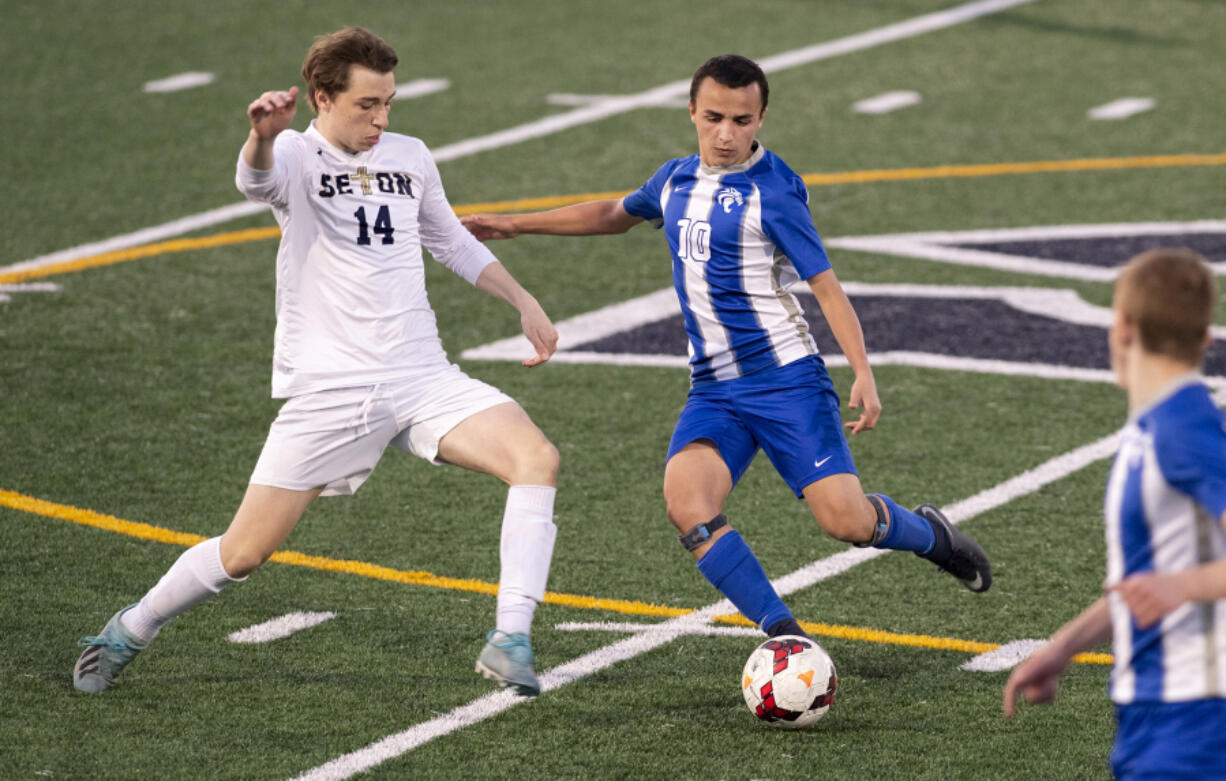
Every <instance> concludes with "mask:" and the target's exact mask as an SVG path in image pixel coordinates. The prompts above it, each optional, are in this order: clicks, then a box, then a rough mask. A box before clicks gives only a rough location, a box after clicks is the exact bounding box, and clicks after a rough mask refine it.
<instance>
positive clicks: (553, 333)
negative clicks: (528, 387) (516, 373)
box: [519, 300, 558, 367]
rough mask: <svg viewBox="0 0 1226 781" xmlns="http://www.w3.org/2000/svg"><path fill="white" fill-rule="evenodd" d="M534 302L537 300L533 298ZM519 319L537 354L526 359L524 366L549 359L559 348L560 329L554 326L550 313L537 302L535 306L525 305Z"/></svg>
mask: <svg viewBox="0 0 1226 781" xmlns="http://www.w3.org/2000/svg"><path fill="white" fill-rule="evenodd" d="M533 303H534V304H535V303H536V301H535V300H533ZM519 320H520V325H522V326H523V329H524V336H526V337H528V341H529V342H532V346H533V348H535V349H536V355H535V356H534V357H532V358H529V359H527V360H526V361H524V366H528V367H532V366H537V365H539V364H542V363H544V362H545V361H547V360H549V359H550V357H552V356H553V354H554V353H555V352H557V350H558V329H556V328H554V327H553V322H552V321H551V320H550V319H549V315H547V314H545V310H544V309H541V306H540V304H536V306H534V307H525V308H524V310H522V311H521V313H520V318H519Z"/></svg>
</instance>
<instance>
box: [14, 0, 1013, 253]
mask: <svg viewBox="0 0 1226 781" xmlns="http://www.w3.org/2000/svg"><path fill="white" fill-rule="evenodd" d="M1035 1H1036V0H979V2H973V3H966V4H964V5H959V6H955V7H953V8H950V9H947V10H944V11H938V12H936V13H931V14H925V15H923V16H917V17H915V18H913V19H909V20H907V21H904V22H899V23H897V24H891V25H887V26H885V27H880V28H878V29H876V30H869V31H867V32H864V33H859V34H857V35H851V36H847V37H845V38H839V39H837V40H834V41H827V42H825V43H819V44H816V45H813V46H808V47H805V48H803V49H796V50H793V51H789V52H783V53H782V54H777V55H774V56H773V57H767V58H766V59H763V60H759V61H758V64H759V65H761V66H762V68H763V70H765V71H766V72H768V73H772V72H776V71H781V70H784V69H786V68H794V67H796V66H799V65H806V64H809V63H812V62H817V61H819V60H824V59H829V58H831V57H837V56H839V55H842V54H850V53H852V52H856V51H862V50H864V49H869V48H872V47H874V46H880V45H882V44H885V43H890V42H893V41H898V40H903V39H905V38H912V37H914V36H917V35H923V34H924V33H929V32H933V31H935V30H941V29H944V28H947V27H953V26H955V25H959V24H962V23H964V22H969V21H972V20H974V19H978V18H979V17H982V16H988V15H990V14H994V13H997V12H999V11H1004V10H1006V9H1009V8H1014V7H1016V6H1019V5H1026V4H1028V3H1033V2H1035ZM689 89H690V83H689V80H688V79H687V80H685V81H674V82H670V83H668V84H664V85H662V86H659V87H654V88H652V89H649V90H644V91H642V92H639V93H636V94H633V95H626V96H622V97H617V98H612V99H610V100H607V101H603V102H601V103H598V104H594V105H589V106H583V107H581V108H578V109H575V110H574V111H568V112H565V113H562V114H556V115H553V116H548V117H544V118H542V119H539V120H536V121H535V122H528V123H526V124H523V125H519V126H517V127H513V128H509V129H507V130H502V131H499V132H496V133H491V134H489V135H485V136H479V137H477V138H470V139H468V140H466V141H458V142H456V143H454V144H448V145H446V146H442V147H439V148H437V149H435V150H434V152H433V154H434V159H435V161H437V162H439V163H442V162H445V161H448V160H457V159H459V158H462V157H467V156H468V155H474V154H478V153H480V152H488V151H491V150H494V149H498V148H500V147H504V146H508V145H511V144H518V143H521V142H523V141H527V140H529V139H533V138H541V137H543V136H548V135H551V134H553V133H558V132H561V131H563V130H567V129H569V128H572V127H577V126H579V125H584V124H587V123H590V122H598V121H600V120H602V119H607V118H608V117H612V116H616V115H617V114H623V113H625V112H627V111H633V110H635V109H639V108H647V107H650V106H655V105H659V104H661V103H667V102H669V101H671V100H675V99H676V98H677V97H678V96H687V95H688V94H689ZM267 208H268V207H266V206H264V205H263V204H253V203H248V202H246V201H244V202H241V203H236V204H232V205H230V206H223V207H221V208H218V209H212V210H210V211H207V212H201V213H200V214H196V215H192V216H190V217H184V218H183V219H180V220H174V221H172V222H168V223H164V224H163V225H157V226H153V227H151V228H145V229H144V230H140V231H136V232H135V233H128V234H124V235H122V236H115V237H112V238H110V239H106V240H105V241H100V242H94V243H91V244H83V245H81V246H77V247H71V248H69V249H65V250H60V251H58V252H53V253H51V254H49V255H40V256H39V257H36V258H31V259H30V260H26V261H22V262H20V263H16V264H14V265H11V266H0V274H2V273H6V272H11V271H23V270H27V269H31V268H39V267H41V266H46V265H50V264H52V263H60V262H64V261H69V260H76V259H77V258H83V257H89V256H90V255H96V254H98V253H100V252H108V251H111V250H116V249H126V248H128V247H134V246H136V245H138V244H144V243H146V242H150V241H158V240H160V239H165V238H169V237H171V236H177V235H179V234H181V233H186V232H187V231H189V230H196V229H199V228H204V227H207V226H210V225H217V224H219V223H223V222H228V221H230V220H234V219H238V218H239V217H245V216H248V215H251V214H257V213H259V212H261V211H264V210H265V209H267ZM183 226H187V227H183Z"/></svg>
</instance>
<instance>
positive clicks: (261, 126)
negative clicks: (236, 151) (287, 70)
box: [243, 87, 298, 171]
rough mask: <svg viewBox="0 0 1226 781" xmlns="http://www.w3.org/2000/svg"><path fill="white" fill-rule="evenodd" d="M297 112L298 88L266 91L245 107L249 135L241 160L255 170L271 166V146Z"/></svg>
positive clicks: (263, 169) (264, 169)
mask: <svg viewBox="0 0 1226 781" xmlns="http://www.w3.org/2000/svg"><path fill="white" fill-rule="evenodd" d="M297 109H298V88H297V87H290V88H289V89H288V90H273V91H270V92H265V93H264V94H263V95H260V96H259V97H258V98H256V99H255V100H253V101H251V104H250V105H249V106H247V118H248V119H249V120H250V121H251V132H250V133H248V134H247V143H245V144H243V160H244V161H245V162H246V163H247V165H249V166H251V167H252V168H254V169H256V170H257V171H267V170H268V169H270V168H272V166H273V162H274V160H273V154H272V145H273V142H274V141H276V139H277V136H278V135H279V134H280V133H281V131H282V130H285V129H286V128H288V127H289V126H290V123H291V122H293V121H294V112H295V111H297Z"/></svg>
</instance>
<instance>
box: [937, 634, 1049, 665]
mask: <svg viewBox="0 0 1226 781" xmlns="http://www.w3.org/2000/svg"><path fill="white" fill-rule="evenodd" d="M1045 645H1047V641H1046V640H1014V641H1013V642H1011V643H1005V644H1004V645H1002V646H1001V647H1000V648H997V649H996V650H995V651H988V652H987V653H983V654H979V655H978V656H976V657H974V658H973V659H971V660H970V661H968V662H966V663H965V664H960V665H958V669H959V670H970V671H972V672H980V673H998V672H1000V671H1001V670H1011V669H1013V668H1014V667H1016V666H1017V665H1018V663H1019V662H1021V661H1022V660H1023V659H1025V658H1026V657H1027V656H1030V655H1031V654H1032V653H1034V652H1035V651H1037V650H1039V649H1040V648H1042V647H1043V646H1045Z"/></svg>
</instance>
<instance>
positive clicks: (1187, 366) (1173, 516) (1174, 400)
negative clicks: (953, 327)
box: [1004, 250, 1226, 779]
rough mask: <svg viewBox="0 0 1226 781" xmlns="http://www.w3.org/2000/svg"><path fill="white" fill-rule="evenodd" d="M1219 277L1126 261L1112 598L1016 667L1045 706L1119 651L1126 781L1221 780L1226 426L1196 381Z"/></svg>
mask: <svg viewBox="0 0 1226 781" xmlns="http://www.w3.org/2000/svg"><path fill="white" fill-rule="evenodd" d="M1215 301H1216V295H1215V293H1214V283H1213V274H1212V272H1211V271H1210V269H1209V267H1208V265H1207V264H1206V263H1205V261H1204V259H1203V258H1201V257H1200V256H1199V255H1197V254H1195V253H1193V252H1191V251H1190V250H1152V251H1150V252H1146V253H1144V254H1142V255H1138V256H1137V257H1136V258H1134V259H1133V260H1132V261H1131V262H1130V263H1129V264H1128V266H1127V267H1126V268H1125V269H1124V271H1123V273H1122V274H1121V275H1120V276H1119V278H1118V280H1117V281H1116V284H1115V304H1114V306H1113V310H1114V322H1113V325H1112V327H1111V335H1110V339H1109V341H1110V349H1111V365H1112V368H1113V369H1114V370H1115V375H1116V378H1117V379H1118V381H1119V384H1120V385H1121V386H1122V387H1123V388H1124V389H1125V390H1126V391H1127V393H1128V409H1129V416H1128V423H1127V424H1126V425H1125V427H1124V430H1123V432H1122V433H1121V436H1120V446H1119V452H1118V454H1117V455H1116V458H1115V465H1114V466H1113V467H1112V469H1111V476H1110V478H1109V479H1108V482H1107V494H1106V501H1105V503H1104V511H1105V516H1106V522H1107V579H1106V595H1105V596H1103V597H1100V598H1099V599H1098V600H1096V601H1095V602H1094V604H1092V605H1091V606H1090V607H1089V608H1087V609H1086V610H1085V611H1084V612H1083V613H1081V615H1079V616H1078V617H1077V618H1074V619H1073V620H1072V621H1070V622H1069V623H1067V624H1065V625H1064V626H1063V627H1062V628H1061V629H1060V630H1059V631H1057V632H1056V633H1055V634H1054V635H1052V637H1051V640H1050V641H1049V642H1048V643H1047V644H1046V645H1045V646H1043V648H1041V649H1040V650H1039V651H1037V652H1035V654H1034V655H1033V656H1031V657H1030V658H1029V659H1027V660H1026V661H1024V662H1022V663H1021V664H1020V665H1018V667H1017V669H1015V670H1014V671H1013V674H1012V675H1011V676H1009V682H1008V683H1007V684H1006V686H1005V692H1004V709H1005V714H1006V715H1009V716H1011V715H1013V712H1014V707H1015V703H1016V701H1017V697H1018V695H1019V694H1020V695H1022V696H1024V697H1025V698H1026V699H1027V700H1029V701H1030V702H1050V701H1051V700H1052V699H1054V698H1055V696H1056V688H1057V684H1058V682H1059V679H1060V676H1061V675H1062V674H1063V673H1064V670H1065V668H1066V667H1067V666H1068V664H1069V661H1070V660H1071V659H1072V657H1073V656H1075V655H1076V654H1078V653H1080V652H1082V651H1085V650H1088V649H1090V648H1092V647H1094V646H1096V645H1098V644H1100V643H1104V642H1106V641H1107V640H1108V639H1111V640H1113V643H1114V653H1115V664H1114V669H1113V670H1112V673H1111V687H1110V691H1111V699H1112V701H1114V702H1115V705H1116V715H1117V718H1118V722H1119V725H1118V727H1119V728H1118V731H1117V732H1116V738H1115V747H1114V749H1113V750H1112V752H1111V766H1112V770H1113V771H1114V772H1115V776H1116V777H1117V778H1121V779H1126V778H1127V779H1140V778H1145V779H1158V778H1162V779H1174V778H1184V779H1210V778H1216V779H1226V699H1224V698H1226V420H1224V419H1223V416H1222V412H1221V410H1219V409H1218V408H1217V405H1216V404H1215V403H1214V400H1213V398H1212V396H1211V395H1210V391H1209V388H1208V387H1207V386H1206V385H1205V383H1204V381H1203V379H1202V378H1201V377H1200V375H1199V373H1198V370H1199V367H1200V365H1201V362H1202V359H1203V357H1204V353H1205V350H1206V348H1207V347H1208V345H1209V341H1210V335H1209V324H1210V322H1211V318H1212V316H1213V308H1214V303H1215Z"/></svg>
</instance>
